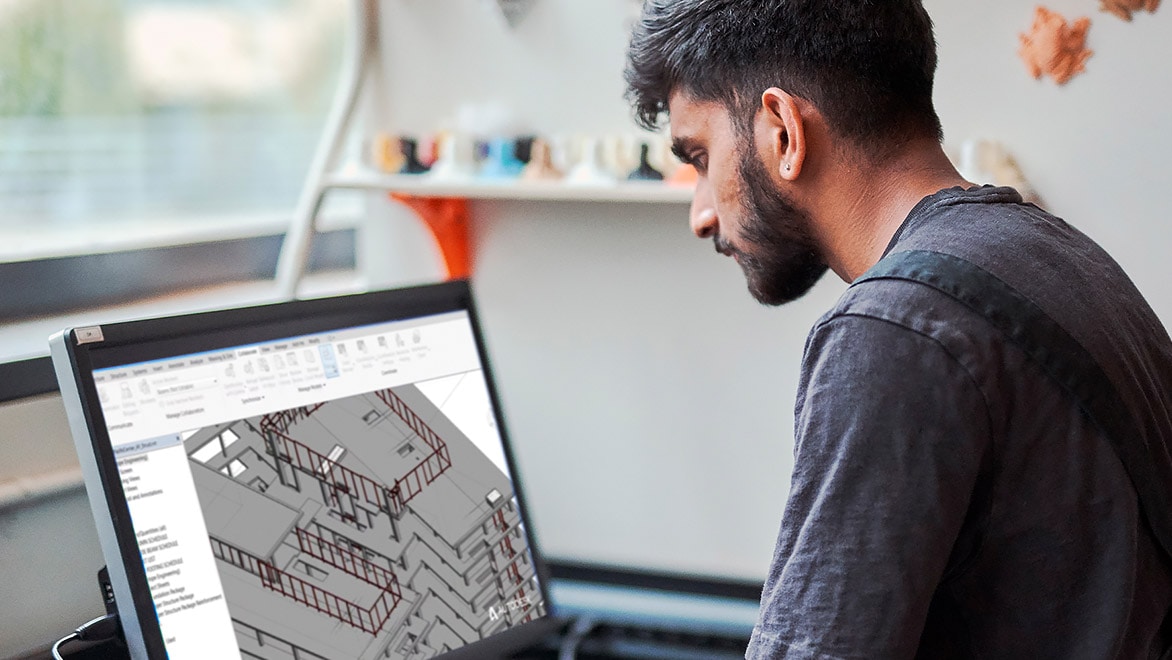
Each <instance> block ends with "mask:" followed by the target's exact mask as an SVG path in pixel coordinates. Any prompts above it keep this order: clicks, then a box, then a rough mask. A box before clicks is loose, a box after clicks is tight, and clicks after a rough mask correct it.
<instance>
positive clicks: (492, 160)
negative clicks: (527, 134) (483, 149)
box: [480, 138, 525, 179]
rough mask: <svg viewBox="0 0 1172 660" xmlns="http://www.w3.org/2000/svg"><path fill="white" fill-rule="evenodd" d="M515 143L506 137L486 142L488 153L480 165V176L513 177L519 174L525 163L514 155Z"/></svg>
mask: <svg viewBox="0 0 1172 660" xmlns="http://www.w3.org/2000/svg"><path fill="white" fill-rule="evenodd" d="M514 147H515V143H514V142H513V140H511V139H508V138H496V139H493V140H490V141H489V142H488V154H487V155H486V156H485V158H484V163H483V164H482V165H481V166H480V176H481V177H484V178H486V179H515V178H517V177H518V176H520V175H521V170H522V169H524V167H525V164H524V163H522V162H521V161H519V160H517V157H516V156H515V155H514V151H513V150H514Z"/></svg>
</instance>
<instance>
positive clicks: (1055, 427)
mask: <svg viewBox="0 0 1172 660" xmlns="http://www.w3.org/2000/svg"><path fill="white" fill-rule="evenodd" d="M935 68H936V52H935V42H934V38H933V35H932V25H931V21H930V19H929V17H928V15H927V13H926V12H925V11H924V9H923V7H922V6H921V4H920V2H919V1H918V0H882V1H875V0H855V1H853V2H852V1H847V0H823V1H818V0H646V2H645V5H644V10H643V18H642V21H641V22H640V24H639V25H638V26H637V27H636V29H635V33H634V36H633V38H632V41H631V46H630V51H629V61H628V67H627V81H628V86H629V90H628V97H629V98H630V99H631V100H632V102H633V104H634V106H635V109H636V113H637V116H638V118H639V119H640V121H641V123H643V124H644V125H645V126H647V127H649V128H650V127H653V126H655V125H656V124H657V123H658V121H659V119H660V117H661V115H662V114H664V113H667V114H668V115H669V116H670V120H671V133H672V139H673V143H674V147H675V151H676V152H677V154H678V155H679V156H680V158H681V159H682V160H683V161H684V162H687V163H690V164H692V165H694V166H695V167H696V169H697V171H698V173H699V182H698V183H697V186H696V192H695V199H694V201H693V203H692V208H691V225H692V229H693V231H694V232H695V234H696V235H697V236H699V237H700V238H711V239H712V240H713V242H714V244H715V247H716V250H717V251H718V252H720V253H722V254H724V255H727V256H731V257H732V258H734V259H735V260H736V261H737V262H738V263H739V264H740V266H741V268H742V269H743V270H744V272H745V277H746V279H747V281H748V287H749V291H750V292H751V293H752V295H753V296H754V297H756V298H757V299H758V300H760V301H761V302H763V303H767V304H781V303H785V302H787V301H790V300H793V299H795V298H797V297H799V296H801V295H802V294H804V293H805V292H806V291H807V290H808V289H810V287H811V286H813V285H814V283H815V282H816V281H817V280H818V279H819V278H820V277H821V276H822V274H823V273H824V272H825V271H826V270H827V269H828V268H829V269H830V270H833V271H834V273H835V274H836V275H838V276H839V277H841V278H842V279H843V280H845V281H847V282H855V281H856V280H857V279H859V278H860V276H862V275H864V273H867V272H868V271H869V270H871V269H872V268H884V267H886V266H885V265H884V264H886V263H892V262H891V261H890V260H893V259H897V258H900V257H906V256H908V253H913V254H918V251H928V252H929V253H930V254H929V256H932V257H937V256H938V255H934V254H931V253H944V254H947V255H952V256H953V257H959V259H952V258H951V257H949V258H948V259H951V261H949V262H948V263H950V264H962V265H963V264H969V265H971V266H973V267H974V268H975V269H976V270H977V271H979V272H981V273H987V274H991V277H993V278H995V280H992V281H995V282H996V283H997V284H998V286H1000V285H1001V283H1003V284H1004V285H1006V288H1007V289H1008V290H1009V291H1011V292H1013V291H1014V290H1016V294H1015V295H1017V296H1018V297H1017V298H1014V299H1015V300H1025V303H1024V304H1025V305H1026V307H1029V306H1033V307H1030V308H1036V309H1037V310H1038V313H1039V314H1040V315H1041V316H1042V317H1043V318H1045V320H1046V321H1047V322H1048V323H1052V324H1055V327H1056V328H1058V331H1055V332H1054V333H1052V336H1054V337H1058V336H1059V335H1062V336H1068V337H1069V338H1070V339H1071V341H1075V342H1077V345H1080V346H1081V347H1082V348H1081V349H1079V350H1083V349H1085V351H1084V353H1085V354H1089V356H1090V358H1092V359H1093V362H1094V363H1097V364H1098V365H1099V367H1100V368H1101V372H1102V373H1103V374H1104V377H1102V378H1098V379H1097V380H1094V382H1091V383H1090V385H1093V387H1094V388H1100V387H1108V388H1110V387H1112V386H1113V391H1114V392H1117V393H1118V396H1117V398H1118V399H1120V400H1121V401H1122V406H1123V407H1125V408H1126V412H1125V413H1124V414H1122V415H1119V417H1120V418H1123V417H1126V418H1128V420H1129V421H1133V422H1134V427H1133V428H1135V429H1138V432H1137V433H1136V437H1127V438H1122V439H1120V438H1116V435H1117V434H1111V433H1107V432H1106V431H1104V430H1103V427H1104V425H1105V426H1113V425H1114V421H1116V420H1112V419H1104V418H1103V417H1102V415H1100V417H1098V418H1095V419H1092V417H1091V415H1089V414H1088V413H1087V412H1085V411H1084V409H1083V407H1080V406H1081V404H1080V403H1079V402H1078V401H1077V400H1076V397H1075V395H1074V394H1072V393H1071V392H1072V391H1075V393H1076V394H1077V391H1081V389H1082V386H1083V385H1085V384H1087V383H1086V382H1084V381H1078V382H1076V384H1075V385H1074V386H1073V388H1064V386H1063V385H1062V384H1060V380H1056V378H1057V377H1056V376H1054V375H1053V374H1052V373H1051V371H1052V370H1050V371H1048V369H1049V367H1047V366H1046V365H1050V366H1053V365H1054V364H1057V365H1058V367H1057V372H1059V376H1062V374H1063V373H1065V371H1064V370H1066V368H1067V366H1069V365H1070V364H1073V362H1072V360H1074V358H1073V357H1071V356H1070V355H1068V353H1071V352H1072V351H1067V350H1066V348H1063V347H1066V346H1067V345H1066V344H1062V343H1055V344H1053V345H1049V344H1046V343H1044V342H1043V343H1042V344H1040V345H1039V346H1037V347H1035V349H1032V350H1027V349H1026V348H1023V344H1019V343H1018V340H1017V333H1018V330H1022V331H1024V332H1025V333H1026V334H1029V333H1030V332H1033V330H1034V329H1035V328H1034V326H1036V325H1040V324H1038V323H1034V322H1033V321H1029V320H1028V319H1027V318H1026V317H1025V316H1023V317H1022V318H1017V317H1016V316H1015V315H1014V314H1008V315H1007V314H1000V316H999V317H998V315H997V313H988V314H987V313H984V312H982V311H978V310H980V309H981V306H982V305H984V304H985V302H986V294H989V295H992V294H991V293H990V292H992V291H993V290H994V289H996V290H997V291H1000V290H1001V289H1000V288H997V287H993V286H990V287H984V286H966V287H961V291H960V293H959V294H958V295H949V294H948V293H946V292H945V291H944V290H942V288H937V287H936V286H934V285H930V284H925V283H923V282H920V281H916V280H915V278H912V277H908V278H902V279H900V278H892V277H880V278H874V277H864V278H862V279H863V280H865V281H863V282H861V283H856V284H855V285H853V286H852V287H851V288H850V289H848V290H847V292H846V293H845V294H844V295H843V296H842V298H841V299H840V300H839V302H838V303H837V304H836V305H835V307H834V308H833V309H831V310H830V311H829V312H828V313H827V314H826V315H825V316H824V317H822V319H820V320H819V321H818V323H817V324H816V325H815V326H814V328H813V329H812V330H811V332H810V336H809V339H808V341H807V344H806V349H805V357H804V360H803V366H802V374H801V380H800V385H799V390H798V396H797V404H796V409H795V465H794V472H793V476H792V485H791V490H790V496H789V501H788V502H787V505H786V509H785V513H784V515H783V518H782V524H781V531H780V534H779V537H778V541H777V546H776V550H775V554H774V558H773V563H772V567H771V569H770V572H769V575H768V578H767V580H766V583H765V587H764V591H763V595H762V605H761V613H760V618H759V621H758V624H757V626H756V628H755V630H754V633H753V637H752V640H751V642H750V645H749V649H748V654H747V657H749V658H895V657H913V656H919V657H926V658H951V657H983V658H1084V657H1085V658H1148V657H1159V656H1160V655H1161V654H1162V653H1163V652H1164V650H1165V649H1167V648H1169V646H1170V644H1169V633H1170V630H1169V628H1170V627H1172V624H1169V622H1168V621H1167V620H1166V615H1167V613H1168V612H1169V609H1170V605H1172V571H1170V563H1169V562H1170V559H1169V557H1168V555H1167V554H1166V549H1162V548H1161V546H1160V543H1159V541H1158V539H1157V532H1155V531H1154V530H1155V529H1156V526H1163V527H1162V528H1163V529H1167V524H1168V522H1169V521H1168V520H1160V521H1157V525H1153V522H1152V521H1151V520H1149V515H1148V512H1149V511H1159V510H1160V509H1159V506H1162V505H1161V504H1160V502H1157V503H1156V504H1157V505H1159V506H1157V507H1156V508H1155V509H1152V508H1150V504H1149V503H1148V501H1147V500H1146V499H1145V500H1143V501H1141V498H1140V497H1139V495H1138V494H1137V493H1138V491H1139V489H1140V488H1141V487H1142V488H1143V489H1146V492H1147V493H1149V494H1150V493H1153V492H1154V493H1156V498H1155V499H1157V500H1161V499H1166V494H1167V493H1168V492H1169V491H1172V458H1170V450H1172V341H1170V340H1169V337H1168V334H1167V332H1166V331H1165V330H1164V328H1163V326H1162V325H1161V323H1160V321H1159V319H1158V318H1157V317H1156V316H1155V314H1154V313H1153V312H1152V310H1151V308H1150V307H1149V306H1148V305H1147V303H1146V302H1145V301H1144V300H1143V298H1142V296H1141V295H1140V294H1139V292H1138V291H1137V290H1136V289H1135V287H1134V286H1133V285H1132V283H1131V282H1130V281H1129V280H1128V278H1127V276H1126V275H1125V274H1124V273H1123V271H1122V270H1121V269H1120V267H1119V266H1118V265H1117V264H1116V263H1115V262H1114V261H1113V260H1112V259H1111V258H1110V257H1109V256H1108V255H1107V254H1106V253H1105V252H1104V251H1103V250H1102V249H1101V248H1099V247H1098V246H1097V245H1095V244H1094V243H1093V242H1092V241H1091V240H1090V239H1088V238H1087V237H1086V236H1084V235H1082V234H1081V233H1079V232H1078V231H1077V230H1075V229H1073V228H1072V227H1070V226H1069V225H1067V224H1066V223H1064V222H1063V221H1061V220H1059V219H1057V218H1055V217H1053V216H1051V215H1049V214H1047V213H1045V212H1044V211H1042V210H1040V209H1038V208H1037V207H1034V206H1032V205H1028V204H1024V203H1023V202H1022V200H1021V197H1020V196H1019V195H1018V194H1017V193H1016V192H1015V191H1013V190H1011V189H1008V188H994V187H990V186H984V187H977V186H974V185H973V184H971V183H969V182H967V181H965V180H963V179H962V177H961V176H960V175H958V174H957V172H956V170H955V169H954V168H953V166H952V165H951V163H950V162H949V160H948V158H947V157H946V156H945V154H944V151H943V150H942V148H941V129H940V122H939V120H938V118H937V115H936V112H935V110H934V108H933V105H932V83H933V77H934V75H935ZM932 263H937V262H932ZM877 264H879V266H877ZM959 267H960V266H957V268H959ZM950 268H951V266H950ZM921 270H924V269H921ZM944 270H948V269H944ZM928 271H930V273H929V275H931V273H937V274H940V273H943V271H941V270H932V269H927V271H925V272H928ZM872 272H875V271H872ZM966 272H969V271H966ZM943 274H944V275H947V274H948V273H943ZM945 288H946V287H945ZM966 296H967V297H968V299H971V300H975V303H974V305H975V307H974V305H969V304H964V303H963V302H962V299H965V297H966ZM1023 309H1025V308H1024V307H1023ZM1031 318H1032V317H1031ZM998 323H1002V324H1003V326H1004V327H1002V326H999V325H998ZM1006 327H1007V328H1009V329H1008V330H1007V329H1005V328H1006ZM1047 327H1049V326H1047ZM1054 341H1055V342H1057V341H1058V340H1057V339H1055V340H1054ZM1076 348H1077V346H1076ZM1073 352H1078V351H1073ZM1067 375H1069V374H1067ZM1062 377H1065V376H1062ZM1061 382H1065V381H1061ZM1068 389H1070V390H1071V391H1068ZM1094 391H1096V392H1097V391H1100V390H1098V389H1095V390H1094ZM1093 403H1094V402H1093V401H1092V404H1093ZM1095 405H1097V404H1095ZM1095 405H1090V406H1088V409H1091V408H1094V407H1095ZM1108 417H1110V416H1108ZM1107 422H1110V423H1107ZM1116 439H1118V440H1121V441H1122V442H1124V444H1125V449H1124V450H1122V451H1124V452H1130V454H1131V456H1132V457H1133V458H1134V456H1137V455H1138V456H1139V457H1140V460H1139V463H1141V464H1142V467H1143V470H1144V471H1146V472H1150V475H1149V476H1151V478H1150V479H1140V480H1138V481H1137V482H1136V483H1133V478H1132V477H1131V476H1129V467H1128V466H1125V464H1124V462H1122V461H1121V459H1120V454H1119V453H1117V451H1116V449H1115V447H1114V446H1113V444H1112V442H1113V441H1114V440H1116ZM1128 443H1129V444H1128ZM1133 462H1134V461H1133ZM1141 481H1142V482H1143V483H1139V482H1141ZM1165 504H1166V502H1165Z"/></svg>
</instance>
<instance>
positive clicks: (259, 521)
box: [94, 312, 545, 660]
mask: <svg viewBox="0 0 1172 660" xmlns="http://www.w3.org/2000/svg"><path fill="white" fill-rule="evenodd" d="M94 377H95V384H96V385H97V388H98V392H99V396H100V399H101V404H102V411H103V414H104V416H105V419H106V424H107V428H108V430H109V434H110V438H111V441H112V444H113V447H114V454H115V457H116V461H117V464H118V468H119V473H120V478H121V482H122V486H123V491H124V493H125V495H126V498H127V501H128V504H129V509H130V516H131V522H132V525H133V527H134V531H135V534H136V536H137V541H138V544H139V549H140V552H141V555H142V562H143V566H144V569H145V572H146V575H147V580H148V583H149V585H150V590H151V596H152V598H153V600H154V606H155V611H156V613H157V616H158V620H159V626H160V629H161V631H162V635H163V639H164V643H165V645H166V649H167V653H168V656H169V657H170V658H172V660H185V659H187V658H200V659H203V658H266V659H267V658H275V659H282V660H283V659H286V658H301V659H318V658H321V659H331V658H363V659H366V658H370V659H374V658H404V659H412V660H414V659H416V658H429V657H432V656H435V655H438V654H439V653H442V652H444V651H447V650H451V649H455V648H458V647H461V646H464V645H466V644H468V643H471V642H473V641H476V640H479V639H482V638H485V637H488V636H491V635H493V634H495V633H497V632H500V631H501V630H504V629H506V628H510V627H512V626H516V625H519V624H521V623H523V622H525V621H528V620H531V619H535V618H538V617H540V616H542V615H543V614H544V613H545V604H544V603H543V602H542V599H541V591H540V589H539V586H538V584H537V577H536V574H535V571H534V567H533V561H532V556H531V554H530V551H529V547H528V544H527V541H526V538H527V537H526V535H525V531H524V524H523V521H522V520H521V517H520V510H519V509H518V506H517V502H516V499H515V497H514V491H513V486H512V482H511V480H510V477H509V471H508V465H507V463H506V460H505V456H504V450H503V447H502V443H501V439H500V435H499V433H498V432H497V429H496V418H495V416H494V414H493V408H492V405H491V403H490V398H489V395H488V390H487V386H486V383H485V376H484V373H483V370H482V366H481V363H480V359H479V355H478V351H477V348H476V342H475V339H474V335H473V331H472V326H471V323H470V321H469V318H468V316H467V314H466V313H464V312H454V313H449V314H441V315H436V316H431V317H426V318H420V319H413V320H407V321H397V322H393V323H386V324H381V325H373V326H363V327H357V328H349V329H344V330H337V331H332V332H327V333H322V334H316V335H308V336H299V337H292V338H288V339H283V340H279V341H272V342H266V343H262V344H255V345H249V346H239V347H233V348H227V349H223V350H217V351H212V352H207V353H200V354H194V355H184V356H177V357H174V358H169V359H164V360H156V361H152V362H147V363H141V364H131V365H123V366H118V367H112V368H108V369H101V370H98V371H95V374H94Z"/></svg>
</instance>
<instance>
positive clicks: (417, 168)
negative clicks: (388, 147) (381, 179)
mask: <svg viewBox="0 0 1172 660" xmlns="http://www.w3.org/2000/svg"><path fill="white" fill-rule="evenodd" d="M399 149H400V150H401V151H402V152H403V166H402V167H400V168H399V174H423V173H424V172H426V171H427V166H426V165H424V164H423V163H421V162H419V154H418V149H419V144H418V143H417V142H416V141H415V140H413V139H411V138H400V139H399Z"/></svg>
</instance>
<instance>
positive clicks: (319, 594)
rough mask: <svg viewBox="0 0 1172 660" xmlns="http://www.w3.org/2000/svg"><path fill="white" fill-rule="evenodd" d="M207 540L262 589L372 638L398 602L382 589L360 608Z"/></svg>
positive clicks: (215, 551)
mask: <svg viewBox="0 0 1172 660" xmlns="http://www.w3.org/2000/svg"><path fill="white" fill-rule="evenodd" d="M208 540H209V541H211V545H212V554H214V555H215V556H216V557H217V558H218V559H220V560H222V561H224V562H227V563H229V564H231V565H233V566H235V567H237V568H239V569H241V570H244V571H246V572H248V573H251V574H252V575H255V576H257V577H259V578H260V581H261V584H262V585H263V586H264V587H265V588H267V589H271V590H273V591H276V592H277V593H279V594H281V595H282V596H285V597H286V598H289V599H291V600H294V601H297V602H298V603H301V604H302V605H305V606H307V607H310V608H312V609H314V610H316V611H318V612H320V613H322V614H325V615H326V616H329V617H330V618H333V619H337V620H338V621H341V622H343V623H346V624H349V625H351V626H353V627H355V628H358V629H359V630H362V631H363V632H367V633H370V634H371V635H377V634H378V633H379V631H381V630H382V627H383V626H384V625H385V624H386V622H387V619H389V618H390V616H391V611H392V610H394V608H395V606H396V605H398V601H397V600H394V599H393V596H392V595H391V593H390V592H389V591H387V590H383V591H381V592H379V597H378V598H377V599H375V602H374V604H373V605H371V606H370V607H362V606H360V605H358V604H356V603H353V602H351V601H349V600H346V599H345V598H342V597H341V596H338V595H336V594H333V593H331V592H329V591H326V590H325V589H322V588H321V587H318V586H316V585H313V584H310V583H309V582H306V581H305V580H302V579H301V578H299V577H297V576H295V575H290V574H289V573H286V572H285V571H282V570H281V569H279V568H277V567H276V566H274V565H273V564H272V563H271V562H268V561H265V560H264V559H261V558H260V557H257V556H255V555H253V554H251V553H248V552H245V551H244V550H241V549H240V548H237V547H235V546H233V545H231V544H229V543H225V542H224V541H221V540H220V539H217V538H215V537H214V536H213V537H209V538H208ZM388 599H391V600H392V602H391V603H388V602H387V600H388Z"/></svg>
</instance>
